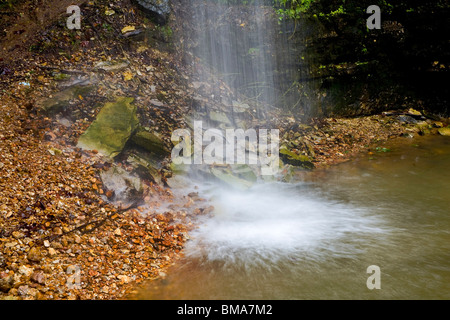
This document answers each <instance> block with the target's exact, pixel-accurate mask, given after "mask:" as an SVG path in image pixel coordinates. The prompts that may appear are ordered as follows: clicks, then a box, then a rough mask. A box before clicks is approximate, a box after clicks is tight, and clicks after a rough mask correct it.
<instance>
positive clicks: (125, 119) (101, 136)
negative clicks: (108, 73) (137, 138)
mask: <svg viewBox="0 0 450 320" xmlns="http://www.w3.org/2000/svg"><path fill="white" fill-rule="evenodd" d="M133 101H134V99H133V98H127V97H120V98H118V99H117V100H116V101H115V102H108V103H106V104H105V105H104V106H103V108H102V109H101V110H100V112H99V114H98V115H97V118H96V119H95V120H94V121H93V122H92V124H91V126H90V127H89V128H88V129H87V130H86V132H85V133H84V134H83V135H82V136H81V137H80V138H79V140H78V147H80V148H83V149H87V150H97V151H98V152H100V153H101V154H103V155H105V156H107V157H111V158H113V157H115V156H117V155H118V154H119V153H121V152H122V150H123V148H124V147H125V144H126V143H127V141H128V140H129V139H130V137H131V136H132V135H133V134H134V132H135V131H136V129H137V128H138V125H139V121H138V118H137V115H136V106H135V105H133V104H132V102H133Z"/></svg>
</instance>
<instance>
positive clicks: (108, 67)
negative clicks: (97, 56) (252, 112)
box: [94, 60, 130, 71]
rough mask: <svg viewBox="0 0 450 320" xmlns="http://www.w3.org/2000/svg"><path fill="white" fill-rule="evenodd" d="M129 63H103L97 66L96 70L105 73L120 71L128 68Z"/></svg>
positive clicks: (120, 61) (121, 61)
mask: <svg viewBox="0 0 450 320" xmlns="http://www.w3.org/2000/svg"><path fill="white" fill-rule="evenodd" d="M129 64H130V62H129V61H123V60H119V61H102V62H99V63H97V64H96V65H95V67H94V68H95V69H98V70H103V71H120V70H123V69H125V68H127V67H128V65H129Z"/></svg>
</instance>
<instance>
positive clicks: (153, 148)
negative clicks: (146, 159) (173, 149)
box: [131, 129, 170, 156]
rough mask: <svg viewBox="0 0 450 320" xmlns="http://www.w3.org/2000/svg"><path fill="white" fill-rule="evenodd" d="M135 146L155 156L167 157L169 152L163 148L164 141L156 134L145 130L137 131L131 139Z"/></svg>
mask: <svg viewBox="0 0 450 320" xmlns="http://www.w3.org/2000/svg"><path fill="white" fill-rule="evenodd" d="M131 141H133V142H134V143H135V144H136V145H138V146H140V147H142V148H144V149H145V150H147V151H149V152H152V153H154V154H156V155H162V156H165V155H168V154H169V152H170V151H169V150H168V149H167V148H166V147H165V145H164V141H163V140H162V139H161V138H160V137H158V136H157V135H156V134H153V133H151V132H148V131H146V130H143V129H141V130H139V131H138V132H137V133H136V134H134V135H133V137H132V138H131Z"/></svg>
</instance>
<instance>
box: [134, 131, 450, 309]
mask: <svg viewBox="0 0 450 320" xmlns="http://www.w3.org/2000/svg"><path fill="white" fill-rule="evenodd" d="M386 151H388V152H386ZM200 190H201V192H202V193H203V195H204V196H205V197H209V198H210V199H212V200H211V201H212V202H213V204H214V206H215V212H214V216H213V217H212V218H205V220H204V221H202V222H201V223H200V224H199V227H198V229H196V230H195V231H194V232H192V234H191V236H190V237H191V240H190V241H188V243H187V246H186V248H185V252H184V257H183V259H182V260H181V261H179V262H178V263H177V264H176V265H175V266H174V267H172V269H170V270H169V273H168V275H167V277H165V278H164V279H160V280H157V281H153V282H151V283H150V284H148V285H147V286H145V288H144V289H143V290H141V291H140V293H139V294H138V298H140V299H171V300H172V299H183V300H190V299H227V300H228V299H230V300H233V299H268V300H276V299H283V300H289V299H449V298H450V194H449V192H450V139H448V137H441V136H432V137H421V138H418V139H414V140H411V142H410V143H409V142H408V143H406V144H402V145H399V146H397V147H395V146H394V147H392V148H391V149H390V150H388V149H382V151H380V152H375V154H373V155H367V154H365V155H362V156H360V157H358V158H356V159H354V160H353V161H350V162H346V163H343V164H340V165H337V166H334V167H332V168H330V169H327V170H317V171H313V172H312V173H310V174H307V175H305V176H304V178H303V179H302V181H300V182H298V183H289V184H288V183H281V182H275V183H265V184H259V185H256V186H254V187H253V188H251V189H250V190H248V191H246V192H242V191H237V190H232V189H226V188H223V187H218V186H216V185H209V184H207V183H204V185H201V186H200ZM372 265H375V266H378V267H379V268H380V285H381V287H380V289H373V290H370V289H369V288H368V286H367V279H368V278H369V277H370V276H371V274H372V273H367V268H368V267H369V266H372Z"/></svg>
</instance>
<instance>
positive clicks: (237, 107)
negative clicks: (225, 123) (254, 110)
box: [233, 101, 250, 113]
mask: <svg viewBox="0 0 450 320" xmlns="http://www.w3.org/2000/svg"><path fill="white" fill-rule="evenodd" d="M248 110H250V106H249V105H248V104H246V103H240V102H238V101H233V112H234V113H243V112H246V111H248Z"/></svg>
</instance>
